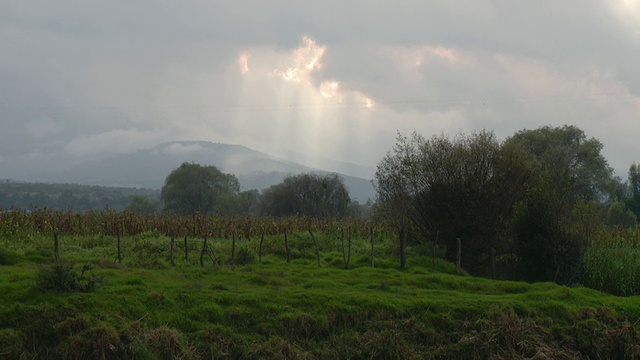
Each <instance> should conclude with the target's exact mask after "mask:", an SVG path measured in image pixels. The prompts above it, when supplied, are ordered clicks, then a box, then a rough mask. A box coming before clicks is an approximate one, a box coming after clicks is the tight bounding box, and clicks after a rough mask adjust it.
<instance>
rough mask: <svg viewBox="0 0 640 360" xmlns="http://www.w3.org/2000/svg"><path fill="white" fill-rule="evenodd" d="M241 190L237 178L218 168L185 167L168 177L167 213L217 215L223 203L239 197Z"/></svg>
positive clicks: (166, 186) (166, 189) (166, 192)
mask: <svg viewBox="0 0 640 360" xmlns="http://www.w3.org/2000/svg"><path fill="white" fill-rule="evenodd" d="M239 190H240V184H239V182H238V179H237V178H236V176H235V175H233V174H225V173H223V172H221V171H220V170H218V169H217V168H216V167H215V166H202V165H199V164H190V163H183V164H182V165H180V167H179V168H177V169H175V170H173V171H172V172H171V174H169V176H167V179H166V180H165V184H164V186H163V187H162V195H161V197H162V201H164V204H165V210H167V211H170V212H173V213H177V214H190V213H196V212H198V213H203V214H209V213H213V212H215V211H216V209H217V207H218V205H219V203H220V201H221V199H223V198H224V197H225V196H228V195H229V194H233V195H237V194H238V192H239Z"/></svg>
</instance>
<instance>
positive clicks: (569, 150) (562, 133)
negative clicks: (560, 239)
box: [507, 125, 615, 213]
mask: <svg viewBox="0 0 640 360" xmlns="http://www.w3.org/2000/svg"><path fill="white" fill-rule="evenodd" d="M507 143H512V144H517V145H519V146H522V147H523V149H525V151H527V152H528V153H530V154H531V155H533V156H534V157H535V158H536V159H537V160H538V161H539V162H540V163H541V164H542V169H543V171H545V173H546V174H547V176H548V177H549V180H550V184H551V185H552V188H551V189H549V190H550V191H553V192H555V193H556V194H557V199H556V200H557V202H556V204H555V210H556V211H560V210H562V208H564V210H563V212H565V213H566V212H567V211H566V208H570V207H571V205H573V204H575V203H576V202H577V201H578V200H580V199H582V200H586V201H597V200H600V199H603V198H605V197H606V196H608V195H611V193H612V192H613V191H614V185H615V184H614V181H613V178H612V174H613V170H612V169H611V168H610V167H609V165H608V163H607V160H606V159H605V158H604V156H602V154H601V151H602V143H600V141H598V140H596V139H595V138H590V139H589V138H587V136H586V134H585V133H584V131H582V130H580V129H579V128H578V127H576V126H572V125H564V126H562V127H555V128H554V127H551V126H543V127H540V128H538V129H535V130H522V131H519V132H517V133H516V134H515V135H513V136H512V137H511V138H509V139H507ZM552 206H553V204H552Z"/></svg>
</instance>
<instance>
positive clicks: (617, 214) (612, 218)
mask: <svg viewBox="0 0 640 360" xmlns="http://www.w3.org/2000/svg"><path fill="white" fill-rule="evenodd" d="M636 220H637V219H636V214H634V213H633V211H631V210H629V209H627V207H626V205H625V204H624V203H623V202H622V201H616V202H614V203H612V204H611V205H610V206H609V210H608V211H607V223H609V225H612V226H620V227H624V228H628V227H634V226H635V225H636Z"/></svg>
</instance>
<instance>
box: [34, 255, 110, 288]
mask: <svg viewBox="0 0 640 360" xmlns="http://www.w3.org/2000/svg"><path fill="white" fill-rule="evenodd" d="M73 266H74V264H73V263H72V262H64V261H63V262H57V263H55V264H53V265H47V266H43V267H41V268H40V270H39V272H38V276H37V278H36V284H37V287H38V289H40V290H43V291H55V292H62V293H65V292H74V291H78V292H91V291H93V290H95V288H96V285H98V284H99V283H100V282H101V281H102V279H101V278H100V277H98V276H96V275H94V274H93V272H92V271H91V270H92V269H93V267H92V266H91V265H90V264H84V265H83V266H82V269H81V270H80V273H79V274H78V273H77V272H76V271H75V270H73Z"/></svg>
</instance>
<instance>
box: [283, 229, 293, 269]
mask: <svg viewBox="0 0 640 360" xmlns="http://www.w3.org/2000/svg"><path fill="white" fill-rule="evenodd" d="M284 247H285V250H286V251H287V263H291V249H290V248H289V236H288V232H287V228H284Z"/></svg>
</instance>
